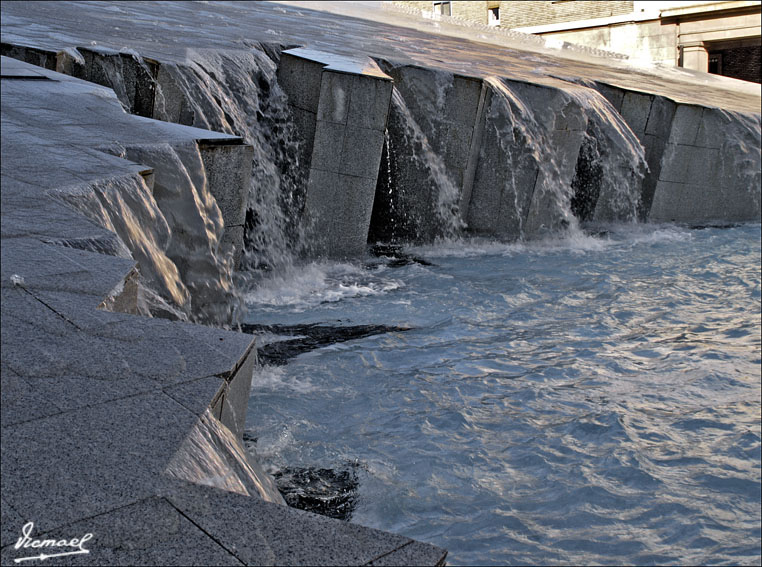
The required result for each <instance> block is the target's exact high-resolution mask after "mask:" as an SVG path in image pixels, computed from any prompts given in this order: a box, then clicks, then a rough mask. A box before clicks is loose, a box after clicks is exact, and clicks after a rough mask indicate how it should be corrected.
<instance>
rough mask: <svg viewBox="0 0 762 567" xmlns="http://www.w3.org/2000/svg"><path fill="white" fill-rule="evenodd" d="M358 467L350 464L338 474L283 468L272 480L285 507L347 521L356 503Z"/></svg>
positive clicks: (319, 469) (337, 471)
mask: <svg viewBox="0 0 762 567" xmlns="http://www.w3.org/2000/svg"><path fill="white" fill-rule="evenodd" d="M358 466H359V464H357V463H351V464H350V466H349V467H347V468H344V469H338V470H336V469H324V468H312V467H310V468H296V467H286V468H284V469H283V470H280V471H278V472H276V473H275V474H273V476H274V477H275V482H276V484H277V486H278V490H279V491H280V493H281V494H282V495H283V498H284V499H285V500H286V503H287V504H288V505H289V506H292V507H293V508H299V509H301V510H307V511H308V512H314V513H316V514H321V515H323V516H328V517H329V518H336V519H338V520H346V521H349V520H351V518H352V513H353V512H354V509H355V505H356V503H357V488H358V487H359V484H360V483H359V480H358V478H357V468H358Z"/></svg>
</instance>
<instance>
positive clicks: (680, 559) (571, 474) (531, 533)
mask: <svg viewBox="0 0 762 567" xmlns="http://www.w3.org/2000/svg"><path fill="white" fill-rule="evenodd" d="M411 252H413V253H414V254H416V255H418V256H421V257H423V258H425V259H426V260H428V261H429V262H431V263H432V265H430V266H424V265H421V264H417V263H413V264H409V265H406V266H402V267H398V268H392V267H391V266H390V265H389V264H388V263H386V262H383V261H379V262H376V263H373V264H371V265H366V266H356V265H349V264H311V265H309V266H303V267H302V268H300V269H298V270H297V271H294V272H293V273H291V274H289V275H287V276H285V277H282V278H280V279H277V280H271V281H269V282H263V284H262V285H261V286H260V288H259V289H258V290H256V291H254V292H252V293H251V294H250V295H249V298H248V299H249V303H250V307H251V312H250V315H249V319H250V320H251V321H253V322H257V323H281V324H294V323H314V322H322V323H325V324H331V325H337V324H339V325H350V324H369V323H373V324H385V325H398V326H403V327H404V326H410V327H413V329H412V330H409V331H405V332H395V333H388V334H382V335H377V336H374V337H368V338H364V339H360V340H356V341H350V342H345V343H342V344H336V345H332V346H330V347H326V348H323V349H319V350H315V351H313V352H310V353H307V354H303V355H300V356H299V357H297V358H295V359H293V360H292V361H291V362H290V363H289V364H288V365H286V366H281V367H277V368H276V367H271V368H265V369H264V370H263V372H262V373H261V374H259V375H257V376H255V381H254V385H253V392H252V397H251V401H250V409H249V418H248V428H249V429H251V430H252V431H253V432H255V434H256V435H257V436H258V442H257V445H256V451H257V453H258V455H259V457H260V459H262V460H263V461H264V463H265V464H266V465H267V466H269V467H270V468H271V469H273V470H275V469H279V468H284V467H286V466H304V467H327V468H342V467H345V466H347V465H348V463H355V470H358V471H359V474H358V476H359V492H358V497H357V506H356V509H355V512H354V516H353V518H352V521H354V522H356V523H359V524H363V525H367V526H372V527H377V528H382V529H385V530H391V531H394V532H398V533H401V534H405V535H408V536H410V537H414V538H417V539H420V540H423V541H428V542H431V543H434V544H437V545H440V546H442V547H445V548H446V549H448V550H449V552H450V553H449V556H448V563H450V564H498V563H523V564H544V563H570V564H577V563H580V564H589V563H604V564H617V563H630V564H633V563H634V564H648V563H657V564H663V563H683V564H685V563H688V564H695V563H732V564H736V563H757V564H758V563H759V562H760V553H761V552H760V523H761V519H760V516H761V513H760V486H761V485H760V460H761V458H762V457H761V454H760V226H759V225H752V226H742V227H736V228H729V229H713V228H710V229H704V230H688V229H684V228H676V227H657V226H648V225H646V226H636V227H629V228H622V227H618V228H615V229H612V231H611V232H609V233H607V234H605V235H603V236H597V237H593V236H583V235H580V236H578V237H574V238H568V239H565V240H555V241H544V242H539V243H536V244H531V245H529V244H524V245H507V244H496V243H488V242H474V241H469V242H460V243H452V244H448V245H441V246H438V247H430V248H418V249H415V250H412V251H411Z"/></svg>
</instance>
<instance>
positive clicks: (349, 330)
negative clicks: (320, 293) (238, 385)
mask: <svg viewBox="0 0 762 567" xmlns="http://www.w3.org/2000/svg"><path fill="white" fill-rule="evenodd" d="M241 330H242V331H243V332H244V333H250V334H262V333H273V334H276V335H286V336H289V335H293V336H294V337H295V338H293V339H286V340H282V341H278V342H274V343H269V344H266V345H263V346H261V347H259V348H258V349H257V355H258V357H259V362H260V364H262V365H270V366H283V365H284V364H286V363H287V362H288V361H289V360H290V359H292V358H294V357H295V356H298V355H300V354H302V353H305V352H309V351H311V350H315V349H318V348H321V347H325V346H329V345H332V344H336V343H343V342H346V341H351V340H354V339H362V338H365V337H370V336H373V335H380V334H383V333H396V332H401V331H409V330H410V327H395V326H388V325H354V326H351V327H341V326H335V327H334V326H328V325H321V324H310V325H252V324H242V325H241Z"/></svg>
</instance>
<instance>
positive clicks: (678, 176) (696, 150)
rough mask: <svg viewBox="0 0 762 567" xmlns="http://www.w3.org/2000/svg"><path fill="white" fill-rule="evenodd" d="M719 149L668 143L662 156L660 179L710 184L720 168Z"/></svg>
mask: <svg viewBox="0 0 762 567" xmlns="http://www.w3.org/2000/svg"><path fill="white" fill-rule="evenodd" d="M719 155H720V152H719V150H718V149H714V148H701V147H698V146H686V145H679V144H667V146H666V148H665V151H664V157H663V158H662V168H661V175H660V176H659V180H660V181H668V182H673V183H690V184H694V185H710V184H712V183H714V182H715V181H716V177H715V174H716V172H717V171H718V169H719Z"/></svg>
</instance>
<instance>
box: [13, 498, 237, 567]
mask: <svg viewBox="0 0 762 567" xmlns="http://www.w3.org/2000/svg"><path fill="white" fill-rule="evenodd" d="M14 527H15V526H14ZM20 529H21V526H18V529H17V531H18V532H19V534H20ZM88 533H89V534H92V538H91V539H89V540H88V541H87V542H86V543H85V544H84V545H83V548H84V549H87V550H88V551H89V553H87V554H81V555H73V556H68V557H56V558H54V561H55V563H56V565H240V564H241V563H240V561H239V560H238V559H237V558H236V556H235V555H234V554H233V553H231V552H230V551H228V550H227V549H225V548H224V547H222V546H221V545H220V544H219V543H218V542H217V541H215V539H213V538H212V537H210V536H209V535H208V534H206V533H204V531H203V530H201V529H199V527H197V526H196V525H195V524H194V523H193V522H192V521H190V520H188V518H186V517H185V516H184V515H183V514H182V513H181V512H179V511H178V510H177V509H176V508H175V507H174V506H173V505H172V504H170V503H169V502H168V501H167V500H165V499H163V498H158V497H149V498H145V499H143V500H139V501H136V502H132V503H130V504H129V505H127V506H124V507H121V508H118V509H113V510H109V511H108V512H105V513H103V514H100V515H98V516H96V517H93V518H87V519H85V520H81V521H78V522H74V523H71V524H68V525H66V526H61V527H58V528H56V529H53V530H48V531H44V532H41V531H39V530H38V525H37V523H35V529H34V531H33V533H32V537H34V538H36V539H56V540H58V539H66V540H71V539H72V538H74V537H82V536H84V535H85V534H88ZM39 551H40V550H39V549H31V548H30V549H22V550H16V549H14V548H13V547H12V546H11V547H9V548H6V549H4V550H3V554H2V561H3V564H12V563H11V561H13V560H14V559H19V558H22V557H30V556H34V555H39ZM47 553H53V551H51V550H48V551H47Z"/></svg>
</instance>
